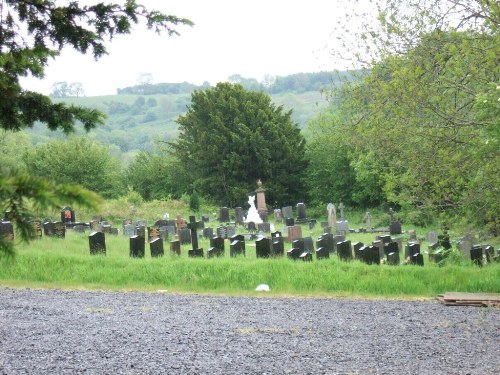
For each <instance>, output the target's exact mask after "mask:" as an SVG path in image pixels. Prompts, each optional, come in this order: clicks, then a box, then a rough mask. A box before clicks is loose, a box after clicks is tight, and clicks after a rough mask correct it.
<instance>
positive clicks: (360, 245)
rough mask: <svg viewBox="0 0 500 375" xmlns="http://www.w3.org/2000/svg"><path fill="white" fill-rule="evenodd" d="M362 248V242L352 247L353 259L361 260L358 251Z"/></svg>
mask: <svg viewBox="0 0 500 375" xmlns="http://www.w3.org/2000/svg"><path fill="white" fill-rule="evenodd" d="M363 246H364V244H363V242H356V243H355V244H354V245H352V247H353V249H354V258H356V259H358V260H361V254H360V253H359V249H361V248H362V247H363Z"/></svg>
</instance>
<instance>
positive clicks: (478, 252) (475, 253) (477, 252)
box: [470, 245, 483, 266]
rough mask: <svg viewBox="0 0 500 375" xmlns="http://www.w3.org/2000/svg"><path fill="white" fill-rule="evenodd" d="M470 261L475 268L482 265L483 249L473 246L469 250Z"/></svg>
mask: <svg viewBox="0 0 500 375" xmlns="http://www.w3.org/2000/svg"><path fill="white" fill-rule="evenodd" d="M470 259H471V261H472V263H474V264H475V265H477V266H482V265H483V247H482V246H481V245H474V246H472V249H471V250H470Z"/></svg>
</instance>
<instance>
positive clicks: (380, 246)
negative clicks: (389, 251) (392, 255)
mask: <svg viewBox="0 0 500 375" xmlns="http://www.w3.org/2000/svg"><path fill="white" fill-rule="evenodd" d="M372 245H373V246H376V247H377V249H378V256H379V259H383V258H384V255H385V252H384V243H383V242H382V241H381V240H377V241H373V242H372Z"/></svg>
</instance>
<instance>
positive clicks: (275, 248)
mask: <svg viewBox="0 0 500 375" xmlns="http://www.w3.org/2000/svg"><path fill="white" fill-rule="evenodd" d="M271 239H272V255H273V256H283V255H285V239H284V238H283V236H282V234H281V232H273V233H271Z"/></svg>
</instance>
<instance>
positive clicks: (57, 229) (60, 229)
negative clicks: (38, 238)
mask: <svg viewBox="0 0 500 375" xmlns="http://www.w3.org/2000/svg"><path fill="white" fill-rule="evenodd" d="M54 236H55V237H57V238H62V239H64V238H66V225H65V224H64V223H63V222H61V221H56V222H55V223H54Z"/></svg>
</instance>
